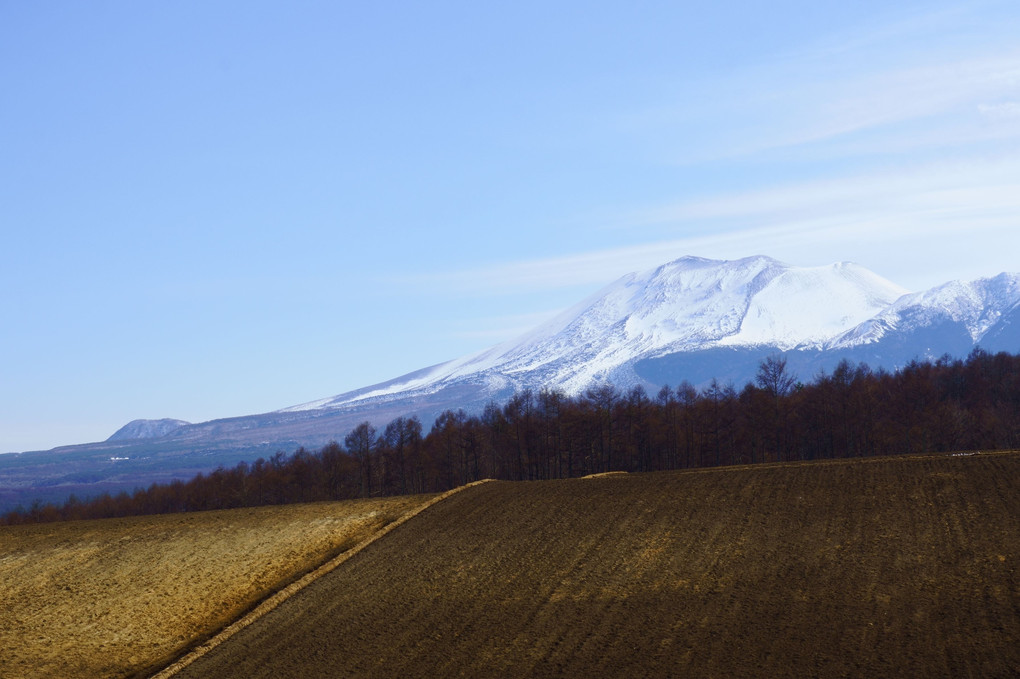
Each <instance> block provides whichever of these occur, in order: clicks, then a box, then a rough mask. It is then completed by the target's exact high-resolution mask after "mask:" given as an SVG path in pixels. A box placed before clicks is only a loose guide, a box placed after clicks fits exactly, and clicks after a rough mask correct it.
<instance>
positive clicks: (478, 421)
mask: <svg viewBox="0 0 1020 679" xmlns="http://www.w3.org/2000/svg"><path fill="white" fill-rule="evenodd" d="M1018 447H1020V356H1015V355H1010V354H1006V353H999V354H994V355H993V354H990V353H987V352H984V351H981V350H975V351H974V352H972V353H971V354H970V356H968V358H967V359H966V360H953V359H950V358H948V357H946V358H943V359H940V360H938V361H936V362H934V363H930V362H917V361H915V362H912V363H910V364H909V365H907V366H905V367H904V368H902V369H900V370H898V371H896V372H894V373H889V372H885V371H877V372H876V371H872V370H871V369H870V368H868V366H867V365H864V364H857V365H854V364H851V363H849V362H843V363H841V364H839V365H838V366H837V367H836V369H835V370H834V371H833V372H832V373H831V374H823V375H819V376H816V377H815V378H814V379H813V380H811V381H810V382H807V383H805V382H803V381H800V380H798V378H797V376H795V375H793V374H791V373H790V372H789V371H788V370H787V367H786V364H785V361H784V360H783V359H781V358H770V359H768V360H766V361H764V362H762V364H761V365H760V367H759V370H758V374H757V378H756V380H755V382H754V383H749V384H747V385H745V386H744V387H743V388H741V389H740V390H739V391H738V390H737V389H736V388H735V387H734V386H733V385H728V384H720V383H718V382H713V383H712V384H711V385H709V386H708V387H707V388H704V389H702V390H700V391H698V390H696V389H695V388H694V387H693V386H691V385H690V384H688V383H683V384H681V385H679V386H678V387H676V388H670V387H663V388H662V389H661V390H660V391H659V392H658V393H657V394H655V395H654V396H652V395H649V394H647V393H646V392H645V391H644V390H643V389H641V388H634V389H632V390H630V391H628V392H625V393H622V392H620V391H618V390H617V389H615V388H613V387H612V386H608V385H605V386H599V387H593V388H591V389H589V390H588V391H587V392H585V393H584V394H583V395H581V396H579V397H567V396H565V395H564V394H562V393H561V392H557V391H541V392H538V393H534V392H530V391H525V392H522V393H518V394H516V395H514V396H513V397H512V398H511V399H510V400H509V401H507V402H506V403H503V404H497V403H490V404H489V405H488V407H486V409H485V411H484V412H483V413H482V414H481V415H479V416H468V415H466V414H465V413H464V412H463V411H452V410H450V411H446V412H444V413H443V414H442V415H440V417H438V418H437V419H436V421H435V422H434V423H433V424H432V425H431V427H430V429H429V430H428V431H427V432H426V431H425V429H424V427H423V425H422V423H421V422H420V421H419V420H418V419H416V418H397V419H395V420H393V421H392V422H390V423H389V424H388V425H387V426H386V427H385V428H384V429H383V430H381V431H379V430H377V429H376V428H374V427H373V426H371V425H370V424H368V423H363V424H361V425H359V426H358V427H356V428H355V429H354V430H352V431H351V432H350V433H349V434H348V435H347V436H346V437H345V439H344V441H343V442H342V443H341V442H333V443H330V444H329V445H327V446H325V447H324V448H322V449H320V450H317V451H309V450H305V449H299V450H297V451H295V452H293V453H291V454H287V453H284V452H278V453H277V454H276V455H274V456H272V457H270V458H269V459H263V458H259V459H258V460H255V461H254V462H252V463H247V462H242V463H240V464H238V465H237V466H236V467H234V468H230V469H226V468H220V469H217V470H216V471H214V472H212V473H210V474H207V475H201V474H200V475H199V476H197V477H195V478H194V479H192V480H190V481H187V482H173V483H171V484H166V485H155V484H154V485H152V486H151V487H149V488H148V489H138V490H137V491H135V492H134V493H133V494H127V493H122V494H119V495H117V496H109V495H101V496H99V497H96V498H91V499H89V500H81V499H78V498H74V497H72V498H71V499H70V500H69V501H68V502H67V503H65V504H64V505H63V506H55V505H38V504H37V505H35V506H33V507H31V508H28V509H24V508H22V509H19V510H16V511H14V512H10V513H8V514H7V515H5V516H4V517H3V522H4V523H9V524H16V523H23V522H36V521H48V520H61V519H78V518H98V517H107V516H124V515H130V514H148V513H166V512H182V511H196V510H206V509H222V508H229V507H244V506H254V505H265V504H279V503H286V502H308V501H315V500H337V499H345V498H353V497H369V496H380V495H398V494H406V493H425V492H434V491H441V490H446V489H449V488H453V487H455V486H458V485H461V484H464V483H467V482H470V481H474V480H477V479H481V478H498V479H508V480H535V479H552V478H569V477H576V476H584V475H588V474H593V473H601V472H608V471H630V472H644V471H656V470H668V469H686V468H692V467H710V466H719V465H733V464H754V463H759V462H775V461H790V460H814V459H829V458H846V457H861V456H875V455H893V454H901V453H922V452H940V451H960V450H992V449H1013V448H1018Z"/></svg>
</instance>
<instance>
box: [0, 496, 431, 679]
mask: <svg viewBox="0 0 1020 679" xmlns="http://www.w3.org/2000/svg"><path fill="white" fill-rule="evenodd" d="M430 497H431V496H415V497H405V498H387V499H383V500H353V501H348V502H336V503H315V504H305V505H288V506H282V507H259V508H253V509H237V510H225V511H216V512H196V513H192V514H173V515H164V516H145V517H130V518H125V519H104V520H98V521H72V522H64V523H51V524H42V525H35V526H6V527H0V640H2V642H0V677H5V678H12V679H13V678H14V677H18V678H24V679H31V678H34V677H62V678H68V679H71V678H75V677H81V678H83V679H84V678H88V679H94V678H100V677H125V676H147V675H148V674H150V673H152V672H153V671H155V670H158V669H159V668H160V667H162V666H164V665H166V664H167V663H168V662H169V661H170V660H171V659H172V658H173V657H175V656H177V655H178V654H180V652H181V651H182V650H183V649H185V648H187V647H189V646H190V645H192V644H193V643H194V642H195V641H196V640H200V639H203V638H205V637H207V636H208V635H209V634H211V633H213V632H215V631H216V630H218V629H220V628H221V627H223V626H224V625H225V624H227V623H229V622H231V621H232V620H233V619H235V618H236V617H238V616H239V615H240V614H242V613H243V612H244V611H246V610H248V609H250V608H251V607H252V606H253V605H254V604H255V603H257V602H258V601H260V600H262V599H264V598H265V597H266V596H267V595H269V594H271V593H272V592H274V591H276V590H278V589H279V588H281V587H282V586H284V585H286V584H287V583H289V582H291V581H292V580H294V579H295V578H296V577H298V576H300V575H301V574H303V573H305V572H307V571H308V570H310V569H312V568H314V567H315V566H317V565H319V564H320V563H322V562H323V561H324V560H325V559H327V558H329V557H331V556H333V555H335V554H337V553H339V552H340V551H342V550H344V549H347V548H349V547H351V546H353V545H355V544H357V543H358V542H360V541H361V540H363V539H364V538H366V537H368V536H369V535H370V534H372V533H373V532H375V531H378V530H379V529H381V528H382V527H383V526H384V525H385V524H388V523H390V522H392V521H393V520H395V519H397V518H398V517H400V516H401V515H402V514H404V513H406V512H408V511H411V510H413V509H414V508H416V507H417V506H419V505H420V504H422V503H423V502H425V501H427V500H428V499H429V498H430Z"/></svg>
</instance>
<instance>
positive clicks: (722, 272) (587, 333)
mask: <svg viewBox="0 0 1020 679" xmlns="http://www.w3.org/2000/svg"><path fill="white" fill-rule="evenodd" d="M906 294H907V291H906V290H905V289H903V288H901V287H899V286H897V285H895V284H893V283H891V282H889V281H888V280H886V279H884V278H882V277H880V276H878V275H876V274H874V273H872V272H870V271H868V270H867V269H864V268H863V267H860V266H858V265H856V264H852V263H839V264H833V265H829V266H822V267H811V268H801V267H792V266H789V265H786V264H783V263H782V262H778V261H776V260H774V259H771V258H769V257H763V256H757V257H748V258H745V259H740V260H735V261H716V260H708V259H702V258H698V257H684V258H682V259H678V260H676V261H673V262H670V263H668V264H664V265H662V266H660V267H657V268H655V269H652V270H649V271H645V272H641V273H634V274H629V275H627V276H624V277H623V278H621V279H619V280H617V281H616V282H614V283H612V284H610V285H609V286H607V287H606V288H604V289H602V290H600V291H599V292H597V293H596V294H594V295H592V296H591V297H589V298H588V299H586V300H584V301H582V302H581V303H580V304H578V305H576V306H575V307H573V308H571V309H569V310H567V311H565V312H564V313H562V314H560V315H559V316H557V317H556V318H554V319H552V320H551V321H549V322H547V323H545V324H544V325H542V326H540V327H538V328H536V329H535V330H533V331H531V332H529V333H527V334H525V335H523V336H521V337H519V338H517V339H515V340H512V341H510V342H507V343H505V344H502V345H499V346H496V347H493V348H491V349H488V350H486V351H483V352H480V353H478V354H474V355H471V356H467V357H464V358H461V359H458V360H454V361H450V362H448V363H443V364H440V365H437V366H434V367H433V368H429V369H426V370H421V371H418V372H417V373H413V374H412V375H408V376H406V377H405V378H398V379H396V380H393V381H391V382H388V383H385V384H382V385H378V386H376V387H371V388H367V389H362V390H359V391H356V392H350V393H348V394H343V395H340V396H337V397H333V398H329V399H323V400H321V401H316V402H312V403H308V404H304V405H301V406H295V407H293V408H288V409H286V410H287V411H292V412H293V411H300V410H309V409H321V408H337V407H341V408H342V407H345V406H350V405H354V404H359V403H360V404H367V403H378V402H387V401H391V400H393V399H397V398H415V397H417V398H420V397H423V396H426V395H429V394H434V393H435V392H437V391H439V390H441V389H444V388H448V387H451V386H453V385H465V384H470V385H473V386H474V387H475V388H477V389H481V390H483V391H485V392H487V393H489V394H491V395H492V396H497V395H500V394H505V393H507V392H509V391H512V390H514V389H522V388H533V389H538V388H542V387H555V388H559V389H562V390H564V391H565V392H567V393H570V394H575V393H579V392H581V391H583V390H584V389H585V388H587V387H588V386H590V385H591V384H593V383H598V382H611V383H613V384H615V385H617V386H619V387H626V386H629V385H631V384H634V383H640V382H642V380H641V379H640V378H638V377H637V375H636V374H635V373H634V370H633V364H634V363H635V362H636V361H638V360H642V359H649V358H655V357H659V356H664V355H668V354H675V353H678V352H692V351H701V350H705V349H711V348H716V347H730V348H733V347H765V348H770V349H771V350H779V351H786V350H792V349H808V348H819V349H820V348H822V347H823V346H824V345H825V344H826V343H829V342H832V341H833V340H834V338H836V337H839V336H841V335H844V334H845V333H847V332H848V331H852V330H853V329H854V328H855V327H858V326H859V325H860V324H862V323H865V322H867V321H869V320H870V319H873V318H875V317H876V316H878V315H879V314H881V313H882V312H884V311H886V310H887V309H889V308H890V307H891V306H892V305H894V303H895V302H896V301H897V300H899V299H901V298H903V296H904V295H906Z"/></svg>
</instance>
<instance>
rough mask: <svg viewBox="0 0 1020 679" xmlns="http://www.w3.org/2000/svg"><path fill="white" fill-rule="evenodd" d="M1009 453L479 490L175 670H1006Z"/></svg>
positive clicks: (1017, 616) (1017, 601)
mask: <svg viewBox="0 0 1020 679" xmlns="http://www.w3.org/2000/svg"><path fill="white" fill-rule="evenodd" d="M1018 518H1020V456H1018V455H1017V454H982V455H971V456H938V457H925V458H916V457H915V458H892V459H881V460H853V461H842V462H838V463H820V464H788V465H761V466H757V467H740V468H722V469H715V470H704V471H694V472H678V473H658V474H648V475H615V476H609V477H601V478H590V479H577V480H569V481H547V482H536V483H505V482H495V483H488V484H484V485H481V486H477V487H475V488H471V489H469V490H466V491H464V492H462V493H460V494H457V495H455V496H453V497H451V498H449V499H447V500H444V501H443V502H441V503H439V504H437V505H435V506H434V507H432V508H430V509H428V510H426V511H425V512H424V513H422V514H420V515H419V516H418V517H416V518H415V519H413V520H411V521H409V522H408V523H406V524H404V525H403V526H401V527H399V528H397V529H396V530H394V531H393V532H391V533H389V534H388V535H387V536H385V537H384V538H383V539H381V540H379V541H378V542H375V543H374V544H372V545H371V546H369V547H368V548H366V549H365V550H364V551H362V552H361V553H360V554H358V555H356V556H354V557H353V558H351V559H350V560H349V561H347V562H346V563H344V564H343V565H342V566H340V567H339V568H337V569H336V570H335V571H333V572H332V573H330V574H329V575H327V576H325V577H323V578H321V579H319V580H318V581H316V582H315V583H313V584H312V585H310V586H309V587H307V588H306V589H304V590H303V591H302V592H301V593H300V594H298V595H296V596H294V597H292V598H291V599H289V600H288V601H287V602H286V603H284V604H283V605H281V606H280V607H279V608H277V609H276V610H274V611H273V612H271V613H269V614H268V615H266V616H265V617H264V618H262V619H261V620H259V621H258V623H256V624H253V625H251V626H250V627H247V628H245V629H244V630H242V631H241V632H239V633H238V634H237V635H236V636H234V637H232V638H231V639H230V640H228V641H227V642H225V643H224V644H223V645H222V646H219V647H218V648H217V649H215V650H214V651H213V652H210V653H209V654H208V655H206V656H204V657H203V658H201V659H200V660H199V661H197V662H196V663H194V664H193V665H191V666H189V667H187V668H185V669H184V671H183V672H182V673H181V674H179V675H178V676H179V677H182V678H183V677H203V678H206V677H244V678H246V679H247V678H250V677H300V678H301V679H313V678H315V677H452V676H469V677H482V676H491V677H496V676H499V677H545V676H570V677H672V676H692V677H694V676H696V677H734V676H738V677H739V676H770V677H771V676H779V677H806V676H813V677H845V676H868V677H893V676H926V677H962V676H972V677H973V676H984V677H989V676H993V677H1003V676H1017V675H1018V674H1020V570H1018V559H1020V522H1018Z"/></svg>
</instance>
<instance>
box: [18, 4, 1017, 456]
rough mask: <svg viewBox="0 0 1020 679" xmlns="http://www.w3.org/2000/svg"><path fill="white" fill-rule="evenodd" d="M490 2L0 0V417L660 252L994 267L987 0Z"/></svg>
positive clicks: (236, 394)
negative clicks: (952, 0)
mask: <svg viewBox="0 0 1020 679" xmlns="http://www.w3.org/2000/svg"><path fill="white" fill-rule="evenodd" d="M492 4H493V3H468V2H431V3H397V2H381V3H336V2H293V3H268V2H252V1H246V2H216V3H208V2H162V3H158V2H147V3H140V2H115V3H110V2H98V1H97V2H88V3H80V2H73V3H72V2H52V3H24V2H0V149H2V156H0V157H2V161H0V220H2V225H3V231H2V233H3V240H2V247H0V322H2V324H3V325H2V333H0V361H2V363H0V451H13V450H34V449H43V448H49V447H52V446H56V445H61V444H69V443H81V442H86V441H94V440H102V439H105V438H106V437H107V436H109V434H111V433H112V432H113V431H114V430H116V429H117V428H118V427H120V426H121V425H122V424H124V423H126V422H127V421H129V420H131V419H135V418H160V417H176V418H181V419H186V420H189V421H202V420H208V419H212V418H217V417H226V416H232V415H244V414H251V413H255V412H265V411H269V410H275V409H277V408H282V407H285V406H289V405H293V404H297V403H302V402H305V401H310V400H313V399H316V398H320V397H325V396H329V395H332V394H337V393H341V392H343V391H347V390H349V389H353V388H357V387H361V386H366V385H368V384H372V383H375V382H379V381H382V380H385V379H388V378H391V377H395V376H397V375H400V374H403V373H406V372H408V371H411V370H414V369H417V368H420V367H424V366H426V365H431V364H434V363H438V362H441V361H444V360H448V359H451V358H454V357H457V356H460V355H463V354H465V353H468V352H472V351H475V350H479V349H482V348H484V347H486V346H489V345H491V344H494V343H497V342H499V341H501V340H504V339H509V338H510V337H512V336H514V335H515V334H517V333H518V332H521V331H523V330H525V329H527V328H528V327H530V326H531V325H533V324H535V323H537V322H539V321H541V320H543V319H545V318H547V317H548V316H549V315H550V314H552V313H554V312H556V311H557V310H560V309H562V308H564V307H566V306H569V305H570V304H572V303H573V302H576V301H577V300H578V299H580V298H581V297H582V296H584V295H586V294H588V293H590V292H592V291H593V290H595V289H597V288H598V287H601V286H602V285H604V284H606V283H609V282H611V281H612V280H614V279H615V278H617V277H619V276H620V275H623V274H625V273H627V272H629V271H633V270H638V269H644V268H648V267H651V266H655V265H657V264H660V263H663V262H665V261H668V260H671V259H674V258H676V257H680V256H683V255H687V254H694V255H700V256H704V257H713V258H737V257H742V256H747V255H752V254H767V255H771V256H773V257H776V258H778V259H781V260H783V261H786V262H788V263H790V264H795V265H804V266H811V265H820V264H828V263H831V262H835V261H843V260H850V261H855V262H857V263H859V264H861V265H864V266H866V267H868V268H871V269H872V270H874V271H875V272H877V273H879V274H881V275H884V276H885V277H887V278H889V279H891V280H893V281H894V282H896V283H899V284H901V285H904V286H906V287H908V288H911V289H922V288H925V287H929V286H931V285H935V284H938V283H941V282H944V281H947V280H950V279H954V278H962V279H971V278H977V277H981V276H988V275H994V274H995V273H998V272H1000V271H1020V261H1018V256H1017V253H1018V252H1020V153H1018V151H1020V43H1018V42H1017V40H1016V36H1017V35H1020V6H1018V5H1017V4H1016V3H1015V2H1013V1H1011V0H1008V1H1000V2H995V1H989V2H970V3H950V2H944V3H943V2H931V1H928V2H900V3H886V2H868V1H865V2H855V3H828V2H817V0H813V1H810V2H807V1H805V2H801V1H786V2H783V1H779V2H772V3H757V2H718V3H681V2H663V3H655V2H642V3H634V2H628V3H622V2H621V3H598V2H594V3H593V2H584V3H581V2H559V3H550V2H519V3H512V4H511V3H505V5H507V6H505V7H503V8H495V7H492V6H490V5H492ZM961 4H963V5H964V6H962V7H961V6H960V5H961ZM695 5H698V6H695ZM702 5H703V6H702Z"/></svg>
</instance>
